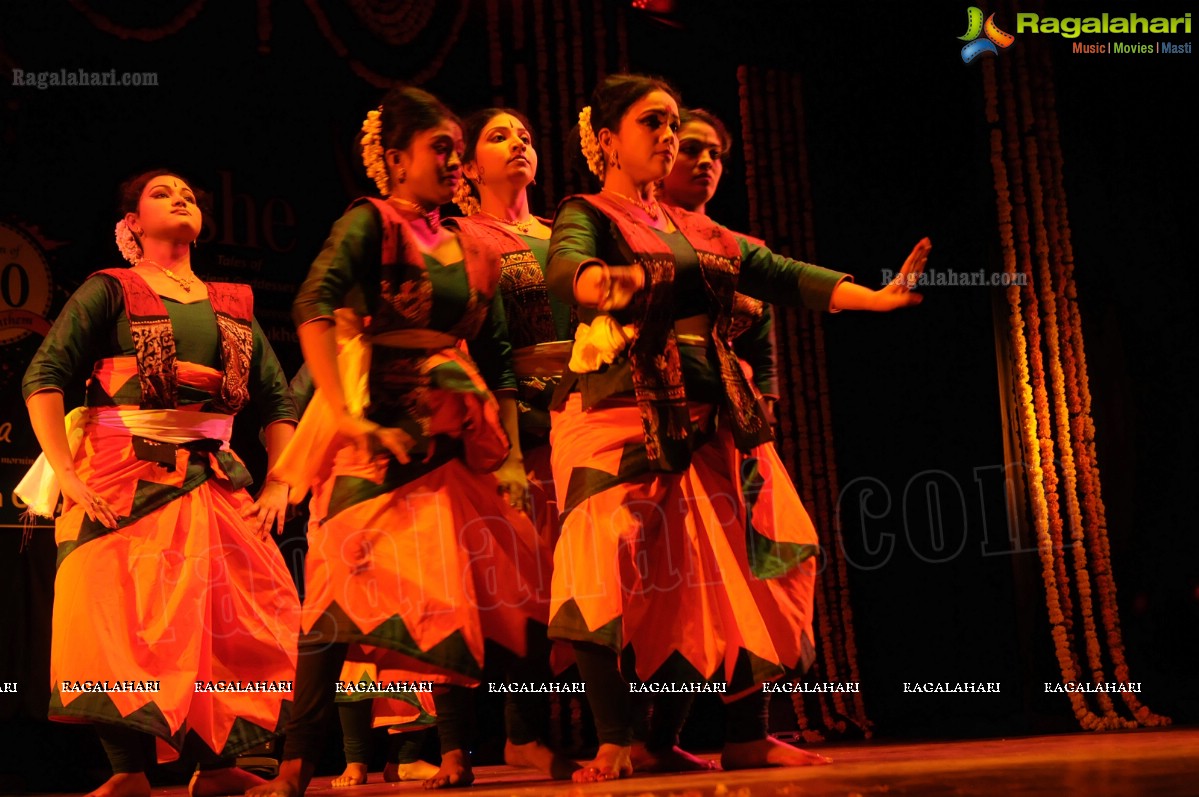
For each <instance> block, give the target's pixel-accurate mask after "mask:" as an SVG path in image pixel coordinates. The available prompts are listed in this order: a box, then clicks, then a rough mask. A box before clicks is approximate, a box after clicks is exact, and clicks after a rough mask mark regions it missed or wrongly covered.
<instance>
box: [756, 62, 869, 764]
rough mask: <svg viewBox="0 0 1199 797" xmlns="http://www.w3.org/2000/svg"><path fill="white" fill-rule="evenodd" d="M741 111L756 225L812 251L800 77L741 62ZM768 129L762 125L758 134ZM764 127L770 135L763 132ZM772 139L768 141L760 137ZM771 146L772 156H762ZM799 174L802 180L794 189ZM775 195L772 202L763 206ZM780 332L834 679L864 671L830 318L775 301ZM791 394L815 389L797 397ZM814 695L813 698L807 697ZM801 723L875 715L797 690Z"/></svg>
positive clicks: (821, 624) (811, 732) (821, 647)
mask: <svg viewBox="0 0 1199 797" xmlns="http://www.w3.org/2000/svg"><path fill="white" fill-rule="evenodd" d="M737 78H738V84H739V99H740V108H741V120H742V136H741V142H742V147H743V151H744V153H745V168H746V183H747V186H748V193H749V208H750V220H751V233H752V234H754V235H757V236H760V237H763V238H765V239H766V240H785V239H787V240H791V241H793V242H799V241H803V245H802V248H803V251H802V252H800V253H798V255H799V256H802V257H806V258H809V259H810V258H811V257H812V255H813V251H812V250H813V248H814V247H813V245H812V240H811V224H810V221H809V220H810V215H811V214H810V206H811V195H810V188H809V182H808V173H807V160H806V154H807V153H806V151H805V149H804V147H803V120H802V113H801V112H802V97H801V96H800V95H801V92H800V83H799V79H798V77H796V76H794V75H786V74H784V73H780V72H776V71H774V70H759V69H750V68H747V67H744V66H743V67H739V68H738V70H737ZM751 97H770V98H771V99H772V101H771V102H768V103H760V102H751V100H750V98H751ZM779 97H787V98H788V99H791V100H793V102H792V106H793V107H794V108H795V111H794V112H793V113H787V114H785V115H780V114H779V113H778V111H777V108H778V107H779V105H780V103H779V102H778V98H779ZM759 133H760V135H759ZM762 136H764V137H765V139H764V141H759V139H761V138H762ZM759 144H764V146H759ZM763 156H765V157H763ZM778 163H792V164H798V166H799V170H798V174H795V173H785V171H786V170H784V169H779V168H777V167H776V166H775V165H772V164H778ZM795 179H798V180H799V182H800V185H801V188H802V189H803V190H802V191H801V192H800V193H796V192H795V191H794V180H795ZM767 205H769V206H770V207H771V208H772V209H773V212H770V213H765V212H762V210H761V209H762V208H764V207H766V206H767ZM776 312H777V315H776V317H775V329H776V330H780V329H781V330H785V333H783V332H780V333H779V340H778V343H779V350H778V351H777V356H778V359H779V362H780V365H781V364H782V363H788V364H790V365H789V367H785V368H783V367H780V373H779V378H780V380H781V382H782V386H783V390H782V392H783V393H784V396H783V397H782V398H781V399H780V406H779V414H778V417H779V440H778V443H777V445H778V447H779V451H780V454H781V455H782V456H783V458H784V460H785V461H786V462H787V463H788V464H789V465H790V466H791V467H792V468H794V471H793V472H796V473H798V474H799V475H800V478H799V479H798V480H797V484H796V487H797V488H798V489H799V492H800V495H801V497H802V499H803V501H804V504H805V505H806V506H807V507H808V509H809V512H810V513H811V515H812V520H813V523H814V524H815V525H816V528H817V531H818V534H819V536H820V543H821V548H822V554H823V555H824V556H825V557H831V558H826V559H825V562H826V563H827V565H828V566H827V567H822V568H821V578H820V579H819V581H818V589H819V591H820V594H819V595H818V596H817V597H816V601H815V607H814V612H815V617H814V620H815V623H814V625H815V629H814V630H815V632H816V642H817V662H816V664H815V667H814V672H816V673H819V674H820V676H819V677H823V678H825V679H826V680H829V681H840V680H843V679H845V678H846V677H848V679H849V680H850V681H852V682H858V681H860V677H859V675H858V668H857V660H856V657H857V652H856V645H855V641H854V630H853V613H852V604H851V602H850V596H849V579H848V572H847V566H846V561H845V557H844V551H843V550H842V548H841V541H840V532H839V529H837V528H836V523H837V521H836V513H835V509H834V506H833V501H834V499H835V496H836V493H837V478H836V460H835V454H834V449H833V440H832V413H831V411H830V407H829V394H828V381H827V372H826V368H825V362H824V357H825V351H824V345H823V335H822V328H821V321H820V318H819V317H816V316H814V315H813V314H810V313H802V312H789V311H788V310H787V309H786V308H778V309H777V310H776ZM788 395H796V396H799V395H803V396H807V397H808V400H807V401H806V402H803V403H802V405H801V406H799V407H797V406H796V405H795V404H794V403H792V402H790V401H788V399H787V396H788ZM805 698H806V699H805ZM792 705H793V706H794V708H795V713H796V718H797V721H798V724H799V730H800V734H801V736H802V738H803V739H804V740H805V741H809V742H811V741H821V740H823V739H824V737H825V734H824V733H822V732H821V730H819V729H816V728H813V727H812V720H809V716H810V714H809V712H811V711H815V710H818V711H819V712H820V719H819V724H820V725H821V727H822V728H823V729H825V730H829V731H834V732H837V733H845V732H846V731H847V730H848V726H849V724H850V723H852V724H853V725H854V726H856V727H857V728H858V729H860V730H861V732H862V733H863V734H864V735H865V736H866V737H867V738H869V737H870V736H871V735H872V731H871V723H870V721H869V720H868V719H867V717H866V713H865V707H864V705H863V702H862V695H861V693H860V692H857V693H854V695H853V704H852V706H850V705H849V704H848V703H847V701H846V699H845V696H844V694H842V693H831V694H829V693H821V694H819V695H812V696H804V695H792Z"/></svg>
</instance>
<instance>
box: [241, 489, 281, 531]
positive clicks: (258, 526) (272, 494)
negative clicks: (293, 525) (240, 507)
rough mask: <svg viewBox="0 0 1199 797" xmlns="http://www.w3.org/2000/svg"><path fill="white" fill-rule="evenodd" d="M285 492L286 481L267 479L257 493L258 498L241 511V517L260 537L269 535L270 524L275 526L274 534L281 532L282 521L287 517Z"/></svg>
mask: <svg viewBox="0 0 1199 797" xmlns="http://www.w3.org/2000/svg"><path fill="white" fill-rule="evenodd" d="M287 492H288V487H287V484H286V483H284V482H281V481H268V482H267V483H266V485H265V486H264V487H263V488H262V492H260V493H259V494H258V500H257V501H255V502H254V503H253V504H251V505H250V506H249V507H248V508H247V509H246V510H245V511H244V512H242V517H243V518H245V519H246V521H247V522H249V523H250V525H251V527H253V529H254V530H255V531H257V532H258V536H259V537H261V538H262V539H264V540H265V539H266V538H267V537H269V536H270V533H271V526H274V527H275V533H276V534H282V533H283V521H284V520H286V519H287Z"/></svg>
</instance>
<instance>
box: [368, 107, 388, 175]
mask: <svg viewBox="0 0 1199 797" xmlns="http://www.w3.org/2000/svg"><path fill="white" fill-rule="evenodd" d="M382 114H383V106H381V105H380V106H379V107H378V108H376V109H375V110H373V111H368V112H367V114H366V119H364V120H363V122H362V165H363V166H365V167H366V176H367V177H369V178H371V179H372V180H374V181H375V185H376V186H377V187H378V188H379V193H380V194H382V195H383V196H388V195H389V194H390V193H391V185H390V182H389V180H388V176H387V164H386V163H384V161H383V119H382Z"/></svg>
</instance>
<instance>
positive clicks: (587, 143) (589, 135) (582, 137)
mask: <svg viewBox="0 0 1199 797" xmlns="http://www.w3.org/2000/svg"><path fill="white" fill-rule="evenodd" d="M579 148H580V149H582V150H583V157H585V158H586V159H587V168H588V169H589V170H590V171H591V173H592V174H594V175H595V176H596V177H598V178H599V179H601V180H602V179H604V151H603V150H602V149H600V145H599V140H598V139H597V138H596V137H595V131H594V130H592V129H591V106H590V105H588V106H585V107H584V108H583V110H581V111H579Z"/></svg>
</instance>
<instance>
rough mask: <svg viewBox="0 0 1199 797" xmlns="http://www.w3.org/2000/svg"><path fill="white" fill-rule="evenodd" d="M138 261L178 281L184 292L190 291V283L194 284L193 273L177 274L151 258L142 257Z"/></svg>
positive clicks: (194, 277)
mask: <svg viewBox="0 0 1199 797" xmlns="http://www.w3.org/2000/svg"><path fill="white" fill-rule="evenodd" d="M138 262H140V263H146V264H148V265H151V266H154V268H156V269H158V270H159V271H161V272H162V273H163V274H166V275H167V276H168V277H170V278H171V279H173V280H174V281H175V282H176V283H178V285H179V287H180V288H182V289H183V292H184V293H191V292H192V285H194V284H195V282H196V276H195V275H194V274H193V275H192V276H190V277H180V276H179V275H178V274H176V273H175V272H174V271H171V270H170V269H169V268H167V267H166V266H163V265H160V264H158V263H155V262H154V261H153V260H146V259H145V258H144V257H143V258H142V259H141V260H140V261H138Z"/></svg>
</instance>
